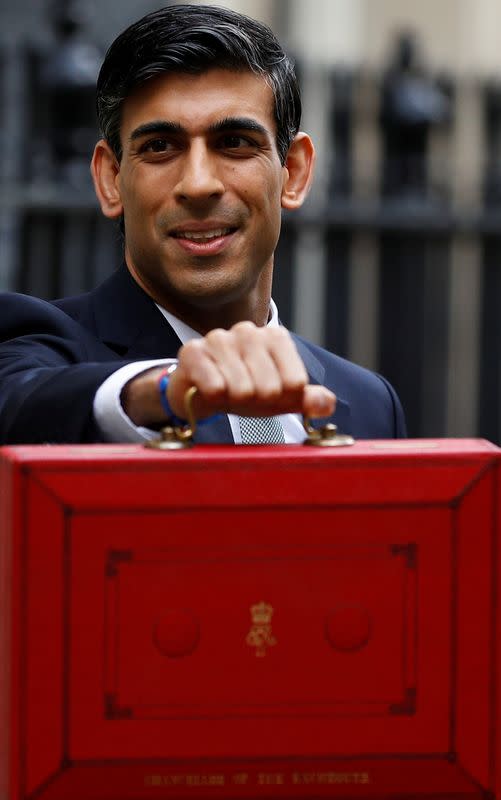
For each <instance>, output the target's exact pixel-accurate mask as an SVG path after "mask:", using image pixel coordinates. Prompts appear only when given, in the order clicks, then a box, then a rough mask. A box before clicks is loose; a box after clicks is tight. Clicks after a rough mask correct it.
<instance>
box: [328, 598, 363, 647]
mask: <svg viewBox="0 0 501 800" xmlns="http://www.w3.org/2000/svg"><path fill="white" fill-rule="evenodd" d="M371 633H372V624H371V618H370V616H369V613H368V612H367V611H366V609H365V608H362V607H361V606H339V607H338V608H335V609H334V611H332V612H331V613H330V614H329V616H328V617H327V619H326V621H325V636H326V638H327V641H328V642H329V644H330V645H331V647H333V648H334V650H341V651H344V652H351V651H354V650H361V649H362V647H365V645H366V644H367V643H368V642H369V639H370V638H371Z"/></svg>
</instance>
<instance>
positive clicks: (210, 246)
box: [171, 228, 236, 255]
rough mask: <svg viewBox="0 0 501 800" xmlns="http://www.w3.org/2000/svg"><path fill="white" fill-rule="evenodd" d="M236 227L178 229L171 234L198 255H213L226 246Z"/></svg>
mask: <svg viewBox="0 0 501 800" xmlns="http://www.w3.org/2000/svg"><path fill="white" fill-rule="evenodd" d="M235 231H236V228H212V229H205V230H189V229H187V230H176V231H173V232H172V233H171V236H172V237H173V238H174V239H176V241H177V242H179V244H180V246H181V247H182V248H183V249H184V250H187V251H188V252H190V253H193V254H197V255H204V254H207V255H213V254H214V253H216V252H219V251H220V250H222V249H223V248H224V246H225V245H226V244H227V243H228V242H229V240H230V238H231V237H232V234H234V233H235Z"/></svg>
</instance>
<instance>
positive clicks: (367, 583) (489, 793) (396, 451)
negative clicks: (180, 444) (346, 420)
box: [0, 440, 501, 800]
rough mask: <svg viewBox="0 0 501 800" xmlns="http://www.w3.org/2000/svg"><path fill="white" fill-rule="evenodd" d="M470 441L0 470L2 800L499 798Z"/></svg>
mask: <svg viewBox="0 0 501 800" xmlns="http://www.w3.org/2000/svg"><path fill="white" fill-rule="evenodd" d="M500 453H501V451H500V450H498V448H496V447H495V446H494V445H491V444H489V443H487V442H482V441H474V440H461V441H459V440H442V441H440V440H435V441H432V440H418V441H408V442H402V441H400V442H365V443H364V442H360V443H357V444H356V445H355V446H353V447H347V448H339V449H328V448H306V447H299V446H282V447H280V446H278V447H240V448H235V447H232V448H229V447H210V446H207V447H199V448H198V449H197V448H195V449H193V450H191V451H185V452H168V453H159V452H153V451H148V450H145V449H142V448H141V447H136V446H128V445H123V446H111V445H110V446H99V445H90V446H85V447H83V446H68V447H43V446H42V447H6V448H2V449H0V546H1V551H0V553H1V561H0V647H1V652H2V656H1V662H0V798H1V800H35V799H36V800H150V798H151V799H153V798H158V800H163V799H164V798H183V799H184V798H188V797H194V798H197V799H198V798H201V797H206V798H223V797H228V798H272V797H277V798H278V797H281V798H296V797H301V798H310V799H311V798H322V797H332V798H372V799H373V800H375V798H380V799H381V800H397V798H399V800H400V799H401V798H403V797H405V798H416V799H417V798H421V799H422V800H424V798H426V799H427V800H438V798H449V800H451V798H454V799H456V798H472V799H473V798H478V800H480V798H501V769H500V759H499V734H498V730H499V703H500V700H499V696H500V692H499V688H498V685H499V663H500V655H501V653H500V652H499V649H500V644H499V640H500V639H501V637H499V631H498V628H499V607H498V606H499V598H498V575H499V567H500V564H499V544H498V543H499V534H500V521H499V516H498V511H497V502H498V497H499V485H500V483H499V481H500V479H499V458H500Z"/></svg>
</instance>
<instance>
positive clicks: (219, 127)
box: [129, 117, 270, 142]
mask: <svg viewBox="0 0 501 800" xmlns="http://www.w3.org/2000/svg"><path fill="white" fill-rule="evenodd" d="M235 130H239V131H252V132H254V133H259V134H261V135H262V136H269V135H270V133H269V131H268V130H267V129H266V128H265V127H264V125H261V123H259V122H256V120H255V119H252V117H225V118H224V119H222V120H220V121H219V122H215V123H214V124H213V125H210V126H209V128H208V133H212V134H214V133H224V132H225V131H235ZM150 133H170V134H176V135H182V134H186V133H187V130H186V128H183V126H182V125H180V124H179V123H178V122H168V121H167V120H160V119H159V120H154V121H153V122H145V123H144V124H143V125H138V127H137V128H134V130H133V131H132V133H131V134H130V136H129V141H131V142H133V141H135V140H136V139H140V138H141V137H142V136H148V135H149V134H150Z"/></svg>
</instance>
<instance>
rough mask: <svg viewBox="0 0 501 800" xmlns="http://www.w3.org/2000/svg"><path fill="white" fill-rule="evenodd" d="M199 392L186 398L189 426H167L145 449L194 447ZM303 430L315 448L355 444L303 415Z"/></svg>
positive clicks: (189, 392)
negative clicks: (315, 426)
mask: <svg viewBox="0 0 501 800" xmlns="http://www.w3.org/2000/svg"><path fill="white" fill-rule="evenodd" d="M197 391H198V390H197V387H196V386H190V388H189V389H187V391H186V394H185V396H184V407H185V413H186V419H187V420H188V424H187V425H184V426H182V427H181V426H179V425H166V426H165V427H163V428H162V429H161V430H160V438H159V439H155V440H153V441H149V442H146V443H145V447H151V448H153V449H154V450H185V449H186V448H188V447H192V446H193V444H194V442H193V436H194V435H195V431H196V429H197V421H196V418H195V412H194V410H193V399H194V397H195V395H196V393H197ZM303 428H304V429H305V431H306V439H305V440H304V444H305V445H309V446H311V445H312V446H314V447H348V446H349V445H352V444H355V440H354V439H353V437H352V436H347V435H346V434H343V433H338V430H337V425H333V424H332V423H331V422H329V423H327V425H322V427H320V428H314V427H313V425H312V424H311V421H310V418H309V417H307V416H306V414H304V415H303Z"/></svg>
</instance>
